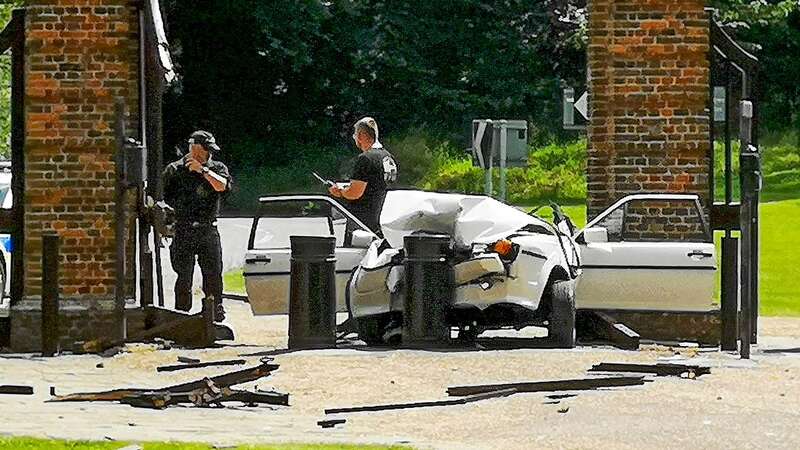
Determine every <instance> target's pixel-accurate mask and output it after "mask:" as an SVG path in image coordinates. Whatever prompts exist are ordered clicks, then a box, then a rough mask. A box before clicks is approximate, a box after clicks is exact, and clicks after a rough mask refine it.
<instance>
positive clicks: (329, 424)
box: [317, 419, 347, 428]
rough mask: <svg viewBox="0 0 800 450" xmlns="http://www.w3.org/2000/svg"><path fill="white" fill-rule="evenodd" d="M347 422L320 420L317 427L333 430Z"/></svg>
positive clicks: (342, 420)
mask: <svg viewBox="0 0 800 450" xmlns="http://www.w3.org/2000/svg"><path fill="white" fill-rule="evenodd" d="M345 422H347V419H330V420H320V421H319V422H317V425H319V426H321V427H322V428H333V427H335V426H336V425H341V424H343V423H345Z"/></svg>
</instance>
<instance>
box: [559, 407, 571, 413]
mask: <svg viewBox="0 0 800 450" xmlns="http://www.w3.org/2000/svg"><path fill="white" fill-rule="evenodd" d="M568 411H569V406H565V407H563V408H559V409H558V412H559V413H561V414H566V413H567V412H568Z"/></svg>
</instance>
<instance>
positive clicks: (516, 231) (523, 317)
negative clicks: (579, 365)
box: [244, 190, 578, 346]
mask: <svg viewBox="0 0 800 450" xmlns="http://www.w3.org/2000/svg"><path fill="white" fill-rule="evenodd" d="M261 205H262V212H261V214H260V215H259V217H257V218H256V219H255V220H254V222H253V228H252V230H251V235H250V243H249V246H248V252H247V255H246V258H245V269H244V276H245V284H246V288H247V294H248V297H249V299H250V305H251V308H252V310H253V313H254V314H256V315H260V314H284V313H286V312H287V310H288V297H289V260H290V249H289V236H290V235H317V236H322V235H326V236H329V235H333V236H335V237H336V244H337V247H336V260H337V261H336V279H337V306H338V309H339V310H340V311H344V310H346V311H348V312H349V313H350V315H351V317H353V318H354V319H355V321H356V323H357V324H358V325H359V331H360V333H359V334H360V337H361V338H362V339H364V340H365V341H367V342H368V343H378V342H380V341H382V339H383V334H384V332H385V331H388V330H387V328H388V327H389V326H390V324H391V323H392V321H393V319H396V318H397V316H398V314H402V298H401V297H398V296H395V295H392V293H396V292H399V289H398V287H397V280H401V279H402V265H401V264H397V263H394V264H387V263H386V261H398V259H397V258H393V256H396V255H397V254H398V253H399V251H400V249H401V248H402V245H403V237H404V236H406V235H409V234H411V233H413V232H415V231H418V230H423V229H424V230H426V231H434V232H445V233H447V234H449V235H450V236H452V238H453V249H454V254H453V260H452V263H453V265H454V272H455V280H456V283H457V287H456V295H455V303H454V305H453V306H454V309H453V310H454V311H458V312H459V313H458V314H455V315H454V323H453V325H454V326H458V327H459V328H460V329H461V330H462V332H464V333H466V334H467V335H473V336H474V335H475V334H476V332H479V331H480V330H482V329H486V328H492V327H500V326H515V327H517V328H521V327H524V326H526V325H530V324H537V325H541V324H545V323H548V324H549V328H550V333H551V336H552V337H553V338H554V339H557V340H558V341H559V342H561V343H562V344H563V345H567V346H571V345H573V344H574V334H575V333H574V312H575V303H574V302H575V300H574V299H575V298H574V280H575V277H576V276H577V274H578V255H577V249H576V246H575V244H574V242H573V240H572V238H571V231H572V229H571V228H570V227H571V225H570V222H569V220H568V219H567V218H565V217H560V221H557V223H558V226H554V225H553V224H550V223H548V222H546V221H544V220H542V219H539V218H538V217H534V216H531V215H528V214H525V213H524V212H522V211H520V210H518V209H516V208H514V207H511V206H508V205H505V204H503V203H501V202H498V201H496V200H494V199H491V198H489V197H484V196H475V195H460V194H441V193H431V192H423V191H412V190H397V191H390V192H389V193H388V194H387V197H386V202H385V204H384V208H383V214H382V217H381V222H382V231H383V233H384V236H385V240H386V243H384V242H383V240H379V239H378V238H377V237H376V236H375V234H374V233H373V232H372V231H371V230H369V229H368V228H367V227H366V226H365V225H364V224H362V223H361V222H360V221H358V219H356V218H355V217H353V216H352V215H351V214H350V213H349V212H348V211H347V210H346V209H345V208H344V207H343V206H342V205H340V204H339V203H338V202H336V201H335V200H333V199H331V198H330V197H327V196H321V195H297V196H278V197H265V198H262V199H261ZM387 244H388V245H387ZM379 249H380V250H382V251H379ZM351 279H352V282H351ZM348 297H349V301H348ZM557 314H561V315H565V316H566V317H564V318H563V320H554V317H553V315H557ZM556 323H558V324H561V326H560V327H559V326H556Z"/></svg>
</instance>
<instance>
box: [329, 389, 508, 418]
mask: <svg viewBox="0 0 800 450" xmlns="http://www.w3.org/2000/svg"><path fill="white" fill-rule="evenodd" d="M515 393H517V390H516V389H496V390H494V391H490V392H482V393H479V394H476V395H470V396H466V397H464V398H458V399H451V400H435V401H429V402H414V403H391V404H385V405H370V406H353V407H347V408H330V409H326V410H325V414H342V413H354V412H370V411H389V410H395V409H410V408H428V407H432V406H452V405H464V404H467V403H472V402H477V401H481V400H488V399H490V398H497V397H507V396H509V395H513V394H515Z"/></svg>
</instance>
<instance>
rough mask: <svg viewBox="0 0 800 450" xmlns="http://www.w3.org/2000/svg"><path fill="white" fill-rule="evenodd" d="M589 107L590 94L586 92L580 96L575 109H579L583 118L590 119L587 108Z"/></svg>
mask: <svg viewBox="0 0 800 450" xmlns="http://www.w3.org/2000/svg"><path fill="white" fill-rule="evenodd" d="M588 107H589V95H588V93H587V92H584V93H583V95H581V96H580V97H579V98H578V101H577V102H575V109H577V110H578V112H579V113H581V115H582V116H583V118H584V119H586V120H589V113H588V109H587V108H588Z"/></svg>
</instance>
